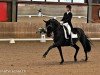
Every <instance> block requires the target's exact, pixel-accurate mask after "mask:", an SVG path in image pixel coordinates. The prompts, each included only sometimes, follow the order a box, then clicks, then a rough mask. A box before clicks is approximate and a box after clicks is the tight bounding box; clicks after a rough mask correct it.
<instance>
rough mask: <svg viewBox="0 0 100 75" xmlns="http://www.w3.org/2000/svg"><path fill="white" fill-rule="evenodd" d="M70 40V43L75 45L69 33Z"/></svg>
mask: <svg viewBox="0 0 100 75" xmlns="http://www.w3.org/2000/svg"><path fill="white" fill-rule="evenodd" d="M69 40H70V45H71V46H73V45H74V43H73V39H72V37H71V35H69Z"/></svg>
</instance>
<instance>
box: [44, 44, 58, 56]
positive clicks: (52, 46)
mask: <svg viewBox="0 0 100 75" xmlns="http://www.w3.org/2000/svg"><path fill="white" fill-rule="evenodd" d="M54 47H56V46H55V45H54V44H53V45H51V46H50V47H49V48H48V50H47V51H46V52H45V53H44V54H43V57H44V58H45V57H46V55H47V54H48V53H49V51H50V50H51V49H52V48H54Z"/></svg>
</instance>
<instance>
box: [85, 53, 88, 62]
mask: <svg viewBox="0 0 100 75" xmlns="http://www.w3.org/2000/svg"><path fill="white" fill-rule="evenodd" d="M87 60H88V56H87V51H85V61H87Z"/></svg>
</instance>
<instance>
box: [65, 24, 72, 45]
mask: <svg viewBox="0 0 100 75" xmlns="http://www.w3.org/2000/svg"><path fill="white" fill-rule="evenodd" d="M64 25H65V26H66V27H67V29H68V35H69V40H70V45H73V39H72V33H71V27H70V25H69V24H68V23H65V24H64Z"/></svg>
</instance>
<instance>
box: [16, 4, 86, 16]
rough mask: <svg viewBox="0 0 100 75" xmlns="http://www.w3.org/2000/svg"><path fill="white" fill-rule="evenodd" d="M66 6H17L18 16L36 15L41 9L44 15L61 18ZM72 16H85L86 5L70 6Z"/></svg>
mask: <svg viewBox="0 0 100 75" xmlns="http://www.w3.org/2000/svg"><path fill="white" fill-rule="evenodd" d="M65 7H66V5H52V4H51V5H50V4H49V5H47V4H19V5H18V15H37V14H38V10H39V9H40V8H41V9H42V13H43V14H44V15H56V16H62V15H63V13H64V12H65V11H66V9H65ZM72 8H73V9H72V12H73V15H74V16H87V6H86V5H83V6H82V5H72Z"/></svg>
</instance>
